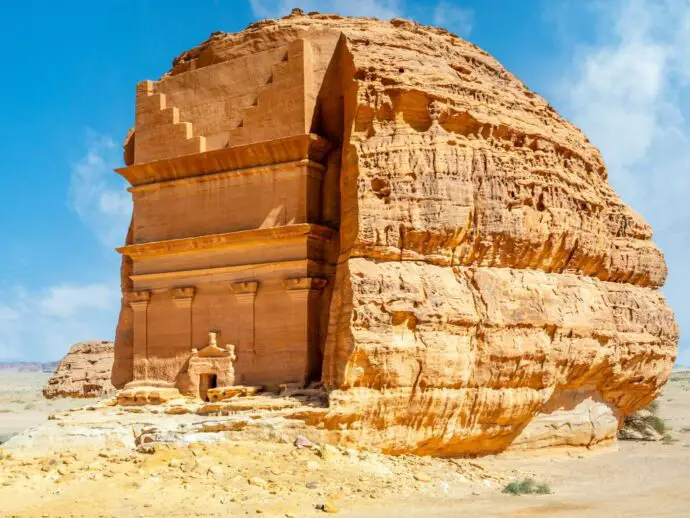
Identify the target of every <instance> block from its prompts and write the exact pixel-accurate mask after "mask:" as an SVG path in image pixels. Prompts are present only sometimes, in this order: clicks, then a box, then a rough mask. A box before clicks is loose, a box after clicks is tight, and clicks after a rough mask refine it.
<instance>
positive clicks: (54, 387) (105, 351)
mask: <svg viewBox="0 0 690 518" xmlns="http://www.w3.org/2000/svg"><path fill="white" fill-rule="evenodd" d="M113 349H114V344H113V342H107V341H92V342H81V343H78V344H75V345H73V346H72V348H71V349H70V350H69V352H68V353H67V354H66V355H65V357H64V358H63V359H62V360H61V361H60V364H59V365H58V367H57V370H56V371H55V373H54V374H53V375H52V376H51V378H50V380H48V383H47V384H46V386H45V387H44V388H43V395H44V396H45V397H47V398H48V399H52V398H56V397H72V398H96V397H101V396H106V395H108V394H111V393H112V392H113V391H114V390H115V389H114V388H113V385H112V384H111V382H110V374H111V369H112V367H113Z"/></svg>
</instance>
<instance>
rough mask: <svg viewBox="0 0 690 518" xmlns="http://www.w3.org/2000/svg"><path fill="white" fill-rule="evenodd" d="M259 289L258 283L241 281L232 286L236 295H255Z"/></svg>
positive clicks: (231, 288)
mask: <svg viewBox="0 0 690 518" xmlns="http://www.w3.org/2000/svg"><path fill="white" fill-rule="evenodd" d="M258 289H259V283H258V281H239V282H233V283H232V284H230V290H232V292H233V293H234V294H235V295H255V294H256V290H258Z"/></svg>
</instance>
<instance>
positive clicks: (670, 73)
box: [560, 0, 690, 364]
mask: <svg viewBox="0 0 690 518" xmlns="http://www.w3.org/2000/svg"><path fill="white" fill-rule="evenodd" d="M590 5H594V6H595V9H596V10H595V12H596V13H597V14H598V15H599V21H600V22H601V23H602V27H608V28H613V34H612V36H611V30H610V29H609V31H608V32H609V36H608V37H607V38H605V41H603V42H601V43H600V44H599V45H597V46H590V47H587V48H584V49H579V51H578V53H577V58H576V60H575V71H574V73H573V74H571V77H569V78H568V79H569V81H568V83H564V84H561V85H560V86H561V87H562V88H563V89H562V94H563V95H564V97H565V98H564V102H565V106H566V112H568V114H569V115H570V117H571V118H572V119H573V120H574V121H575V123H576V124H578V125H579V126H580V127H582V129H583V130H584V132H585V133H586V134H587V135H588V137H589V138H590V140H591V141H592V142H593V143H594V144H595V145H597V146H598V147H599V148H600V149H601V151H602V154H603V156H604V159H605V160H606V162H607V165H608V168H609V180H610V182H611V184H612V185H613V186H614V188H615V189H616V190H617V191H618V192H619V193H620V194H621V195H622V197H623V199H624V200H625V201H626V202H627V203H629V204H630V205H631V206H632V207H634V208H635V209H636V210H638V211H639V212H640V213H642V215H643V216H645V218H646V219H647V220H648V221H649V222H650V224H651V225H652V228H653V229H654V232H655V241H656V242H657V243H658V244H659V245H660V246H661V248H662V250H664V252H665V254H666V259H667V262H668V265H669V272H670V273H669V278H668V281H667V284H666V286H665V288H664V293H665V294H666V296H667V298H668V300H669V303H670V304H671V307H672V308H673V309H674V311H675V312H676V316H677V318H678V321H679V323H680V325H681V330H682V329H690V304H688V302H687V297H686V294H685V291H686V287H687V286H688V285H690V271H689V269H688V268H689V265H690V203H688V196H689V195H690V123H689V119H690V112H689V110H688V108H687V107H688V106H690V91H689V90H688V86H689V84H690V30H689V29H690V0H630V1H622V0H611V1H608V2H599V3H596V4H591V3H590ZM683 107H685V109H684V108H683ZM688 342H689V341H688V340H684V339H683V338H682V337H681V354H680V356H679V363H686V364H688V363H690V350H689V349H688V347H689V345H690V344H689V343H688Z"/></svg>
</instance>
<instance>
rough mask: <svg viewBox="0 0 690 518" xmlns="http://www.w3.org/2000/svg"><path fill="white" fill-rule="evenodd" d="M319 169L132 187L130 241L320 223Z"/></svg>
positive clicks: (299, 167) (297, 167)
mask: <svg viewBox="0 0 690 518" xmlns="http://www.w3.org/2000/svg"><path fill="white" fill-rule="evenodd" d="M323 169H324V168H323V166H320V165H319V164H308V163H289V164H284V165H280V166H273V167H262V168H258V169H255V170H252V171H242V172H239V173H236V172H233V173H232V174H230V173H227V174H226V173H219V174H215V175H207V176H203V177H200V178H195V179H193V180H177V181H172V182H166V183H164V184H160V185H154V186H143V187H139V188H136V189H135V191H134V193H133V199H134V242H135V243H146V242H150V241H163V240H167V239H179V238H183V237H193V236H201V235H206V234H220V233H224V232H233V231H238V230H249V229H256V228H266V227H275V226H281V225H289V224H293V223H306V222H314V221H318V220H319V219H320V206H321V203H320V184H321V177H322V175H323Z"/></svg>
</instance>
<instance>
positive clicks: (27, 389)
mask: <svg viewBox="0 0 690 518" xmlns="http://www.w3.org/2000/svg"><path fill="white" fill-rule="evenodd" d="M50 376H51V374H50V373H47V372H17V371H12V370H2V371H0V444H2V443H3V442H5V441H6V440H7V439H9V438H10V437H12V436H13V435H15V434H17V433H19V432H21V431H23V430H26V429H27V428H29V427H31V426H36V425H38V424H41V423H43V422H45V421H46V419H47V418H48V416H49V415H50V414H53V413H55V412H61V411H65V410H67V409H70V408H76V407H80V406H84V405H87V404H91V403H93V400H86V399H84V400H76V399H52V400H50V399H46V398H44V397H43V394H42V393H41V390H42V389H43V387H44V386H45V384H46V383H47V382H48V380H49V379H50Z"/></svg>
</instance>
